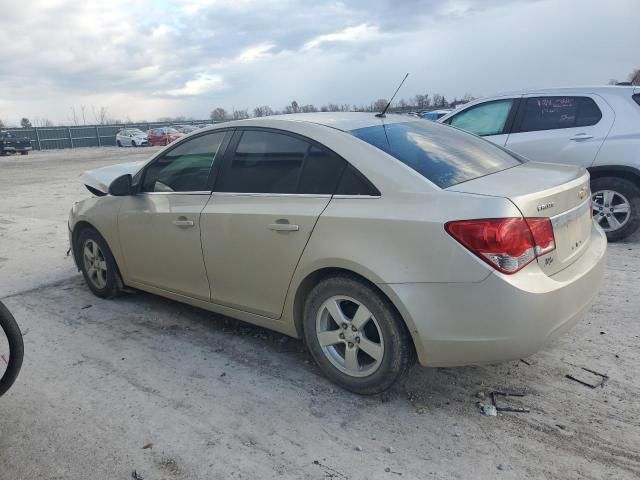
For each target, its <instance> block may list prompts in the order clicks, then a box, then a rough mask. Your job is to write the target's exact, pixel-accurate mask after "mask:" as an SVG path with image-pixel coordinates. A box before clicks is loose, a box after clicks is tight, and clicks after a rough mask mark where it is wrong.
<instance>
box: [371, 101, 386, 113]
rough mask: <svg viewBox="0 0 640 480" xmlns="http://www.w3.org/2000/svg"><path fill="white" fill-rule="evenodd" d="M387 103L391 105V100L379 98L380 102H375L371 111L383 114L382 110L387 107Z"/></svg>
mask: <svg viewBox="0 0 640 480" xmlns="http://www.w3.org/2000/svg"><path fill="white" fill-rule="evenodd" d="M387 103H389V100H386V99H384V98H379V99H378V100H376V101H375V102H373V107H372V108H371V110H372V111H374V112H381V111H382V110H384V107H386V106H387Z"/></svg>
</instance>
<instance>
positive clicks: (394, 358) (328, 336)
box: [304, 275, 415, 395]
mask: <svg viewBox="0 0 640 480" xmlns="http://www.w3.org/2000/svg"><path fill="white" fill-rule="evenodd" d="M304 335H305V341H306V344H307V346H308V348H309V350H310V352H311V355H312V356H313V358H314V360H315V361H316V363H317V364H318V366H319V367H320V369H321V370H322V371H323V373H324V374H325V375H326V376H327V377H328V378H329V379H330V380H332V381H333V382H335V383H337V384H338V385H340V386H341V387H343V388H345V389H346V390H349V391H352V392H354V393H359V394H365V395H370V394H375V393H380V392H383V391H385V390H388V389H389V388H391V387H392V386H393V385H394V384H395V383H396V382H397V381H398V380H400V379H401V378H402V377H403V376H404V374H405V373H406V372H407V371H408V370H409V368H410V367H411V365H412V364H413V363H414V361H415V353H414V350H413V344H412V342H411V337H410V335H409V332H408V331H407V328H406V326H405V324H404V322H403V320H402V319H401V318H400V316H399V314H398V312H397V311H396V310H395V308H394V307H393V305H392V304H391V302H390V301H389V300H388V299H387V298H386V297H384V296H383V295H382V294H381V293H380V292H379V291H377V290H376V289H375V288H374V287H372V286H370V285H368V284H366V283H365V282H363V281H361V280H359V279H358V278H355V277H351V276H348V275H344V276H335V277H330V278H327V279H324V280H322V281H321V282H319V283H318V284H317V285H316V286H315V287H314V288H313V289H312V290H311V292H310V294H309V296H308V298H307V301H306V305H305V311H304Z"/></svg>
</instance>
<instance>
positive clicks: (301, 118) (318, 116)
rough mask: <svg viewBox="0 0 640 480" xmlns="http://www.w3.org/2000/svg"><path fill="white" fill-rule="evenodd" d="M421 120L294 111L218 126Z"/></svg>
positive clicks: (340, 126)
mask: <svg viewBox="0 0 640 480" xmlns="http://www.w3.org/2000/svg"><path fill="white" fill-rule="evenodd" d="M411 121H421V120H418V119H415V118H412V117H410V116H408V115H401V114H395V113H389V114H387V115H386V116H385V117H384V118H380V117H376V114H375V113H372V112H318V113H293V114H287V115H272V116H269V117H259V118H250V119H247V120H235V121H232V122H224V123H218V124H216V125H215V127H216V128H221V127H234V126H243V125H244V126H269V124H270V123H273V124H274V125H275V123H278V122H305V123H315V124H317V125H324V126H326V127H330V128H335V129H336V130H342V131H349V130H356V129H358V128H366V127H373V126H376V125H383V124H390V123H406V122H411Z"/></svg>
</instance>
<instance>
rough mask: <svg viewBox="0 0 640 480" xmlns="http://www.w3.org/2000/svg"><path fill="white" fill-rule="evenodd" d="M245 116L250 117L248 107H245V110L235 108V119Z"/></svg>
mask: <svg viewBox="0 0 640 480" xmlns="http://www.w3.org/2000/svg"><path fill="white" fill-rule="evenodd" d="M245 118H249V111H248V109H246V108H245V109H244V110H235V109H234V110H233V119H234V120H244V119H245Z"/></svg>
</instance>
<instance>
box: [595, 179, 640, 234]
mask: <svg viewBox="0 0 640 480" xmlns="http://www.w3.org/2000/svg"><path fill="white" fill-rule="evenodd" d="M591 204H592V207H593V218H594V219H595V220H596V222H598V224H599V225H600V226H601V227H602V229H603V230H604V231H605V233H606V234H607V239H608V240H609V241H610V242H615V241H617V240H622V239H623V238H625V237H628V236H629V235H631V234H632V233H633V232H635V231H636V230H637V229H638V227H639V226H640V217H639V214H640V189H639V188H638V187H637V186H636V185H635V184H634V183H632V182H630V181H629V180H626V179H624V178H617V177H601V178H595V179H594V180H592V181H591Z"/></svg>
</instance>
